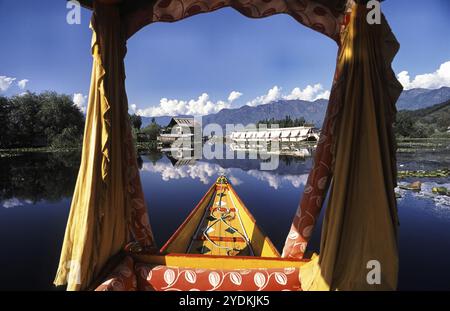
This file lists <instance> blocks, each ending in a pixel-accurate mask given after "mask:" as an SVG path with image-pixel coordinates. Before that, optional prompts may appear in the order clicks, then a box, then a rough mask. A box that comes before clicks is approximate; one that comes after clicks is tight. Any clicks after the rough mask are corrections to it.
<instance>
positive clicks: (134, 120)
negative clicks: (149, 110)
mask: <svg viewBox="0 0 450 311" xmlns="http://www.w3.org/2000/svg"><path fill="white" fill-rule="evenodd" d="M130 121H131V126H132V127H133V128H135V129H136V130H137V131H139V130H140V129H141V126H142V117H141V116H138V115H136V114H133V115H131V116H130Z"/></svg>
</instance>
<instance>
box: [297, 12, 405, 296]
mask: <svg viewBox="0 0 450 311" xmlns="http://www.w3.org/2000/svg"><path fill="white" fill-rule="evenodd" d="M366 16H367V10H366V7H365V6H363V5H356V6H355V7H354V8H353V11H352V14H351V19H350V24H349V25H348V27H347V28H346V30H345V32H344V33H343V35H342V46H341V49H340V53H339V59H338V67H337V72H338V75H339V77H338V80H337V82H336V85H335V87H334V94H333V95H332V102H331V103H330V104H337V106H338V107H339V108H338V110H337V115H335V116H333V117H330V119H334V120H335V124H334V126H333V132H332V135H333V136H334V140H333V144H332V145H330V146H329V147H328V148H330V150H331V153H332V154H333V165H332V168H331V170H332V176H333V177H332V180H331V187H330V194H329V203H328V206H327V210H326V214H325V219H324V223H323V227H322V236H321V245H320V256H314V258H313V259H312V260H311V261H310V262H309V263H308V264H307V265H306V266H304V267H303V268H301V269H300V279H301V280H302V288H303V289H304V290H330V289H332V290H380V289H381V290H394V289H396V287H397V274H398V250H397V225H398V218H397V208H396V200H395V194H394V187H395V186H396V177H397V176H396V161H395V149H394V146H395V140H394V139H395V138H394V135H393V128H392V123H393V121H394V118H395V112H396V109H395V103H396V101H397V99H398V97H399V95H400V93H401V91H402V86H401V85H400V83H399V82H398V81H397V79H396V77H395V75H394V73H393V71H392V69H391V62H392V60H393V58H394V56H395V54H396V53H397V51H398V48H399V45H398V42H397V41H396V39H395V37H394V36H393V34H392V31H391V30H390V28H389V26H388V24H387V22H386V20H385V19H384V17H383V19H382V23H381V25H369V24H368V23H367V21H366ZM307 187H308V186H307ZM307 191H308V188H307V189H306V190H305V192H307ZM322 199H323V197H322V198H321V200H322ZM299 211H300V212H299V213H300V214H301V213H304V212H305V211H304V210H302V208H300V209H299ZM294 232H297V231H294ZM371 269H374V270H373V273H375V274H371V273H369V272H370V271H371ZM376 274H379V275H378V276H377V275H376ZM378 277H379V278H378Z"/></svg>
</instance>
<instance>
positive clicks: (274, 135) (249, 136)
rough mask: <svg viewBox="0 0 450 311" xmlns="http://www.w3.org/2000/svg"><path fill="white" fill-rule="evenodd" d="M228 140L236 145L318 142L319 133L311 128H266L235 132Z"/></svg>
mask: <svg viewBox="0 0 450 311" xmlns="http://www.w3.org/2000/svg"><path fill="white" fill-rule="evenodd" d="M230 138H231V140H233V141H234V142H236V143H251V142H271V141H277V142H302V141H318V140H319V132H318V131H317V130H316V129H314V127H312V126H298V127H287V128H267V129H254V130H244V131H236V132H233V133H231V135H230Z"/></svg>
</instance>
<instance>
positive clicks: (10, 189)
mask: <svg viewBox="0 0 450 311" xmlns="http://www.w3.org/2000/svg"><path fill="white" fill-rule="evenodd" d="M79 158H80V155H79V153H78V152H77V153H36V154H26V155H23V156H17V157H12V158H1V159H0V170H1V172H2V174H1V175H0V201H1V202H2V206H3V207H15V206H20V205H22V204H23V202H25V203H34V202H38V201H40V200H46V201H58V200H60V199H62V198H64V197H71V196H72V192H73V189H74V186H75V181H76V177H77V173H78V167H79V165H80V159H79Z"/></svg>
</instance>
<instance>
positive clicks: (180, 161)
mask: <svg viewBox="0 0 450 311" xmlns="http://www.w3.org/2000/svg"><path fill="white" fill-rule="evenodd" d="M161 151H162V152H164V153H165V154H166V155H167V157H168V158H169V160H170V161H171V162H172V165H173V166H183V165H192V164H194V163H195V161H196V160H195V158H194V149H193V148H162V149H161Z"/></svg>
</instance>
